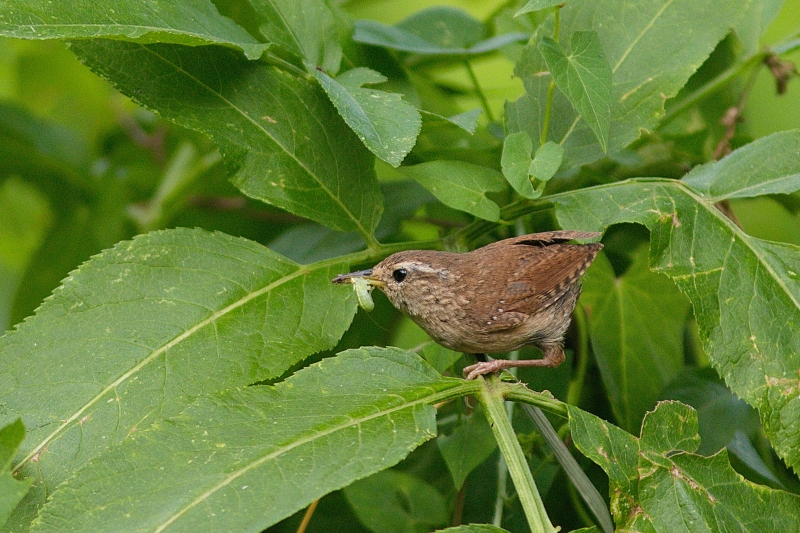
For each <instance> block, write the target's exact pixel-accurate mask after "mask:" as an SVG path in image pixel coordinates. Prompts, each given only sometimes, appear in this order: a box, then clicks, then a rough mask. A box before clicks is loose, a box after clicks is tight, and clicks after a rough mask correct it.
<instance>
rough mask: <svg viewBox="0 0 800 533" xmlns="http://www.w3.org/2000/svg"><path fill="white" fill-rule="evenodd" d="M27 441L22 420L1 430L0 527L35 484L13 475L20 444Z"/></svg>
mask: <svg viewBox="0 0 800 533" xmlns="http://www.w3.org/2000/svg"><path fill="white" fill-rule="evenodd" d="M23 440H25V426H24V425H23V424H22V420H19V419H17V420H15V421H14V422H12V423H10V424H8V425H6V426H5V427H3V428H2V429H0V527H3V525H4V524H5V523H6V520H8V517H9V516H11V513H12V512H13V511H14V508H15V507H16V506H17V505H18V504H19V502H20V501H21V500H22V498H24V497H25V494H27V493H28V490H29V489H30V487H31V484H32V483H33V478H28V479H25V480H23V481H20V480H18V479H14V477H13V476H12V475H11V471H10V470H11V461H12V460H13V459H14V455H15V454H16V453H17V450H18V449H19V446H20V444H22V441H23Z"/></svg>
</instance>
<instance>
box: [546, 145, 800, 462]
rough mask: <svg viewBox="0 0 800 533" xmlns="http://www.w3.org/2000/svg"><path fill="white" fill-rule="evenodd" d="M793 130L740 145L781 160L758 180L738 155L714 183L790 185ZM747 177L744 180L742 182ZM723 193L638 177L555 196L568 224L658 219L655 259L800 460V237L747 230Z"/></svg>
mask: <svg viewBox="0 0 800 533" xmlns="http://www.w3.org/2000/svg"><path fill="white" fill-rule="evenodd" d="M792 139H793V140H794V141H793V142H794V143H797V142H800V132H798V131H791V132H784V133H779V134H775V135H772V136H770V137H766V138H764V139H762V140H760V141H759V142H758V143H753V144H750V145H747V146H745V147H744V148H741V149H739V150H738V151H736V152H734V154H732V155H731V157H732V158H734V159H733V160H734V161H736V160H751V161H759V160H772V163H770V164H769V165H765V167H764V168H765V169H773V171H774V174H773V173H771V172H767V171H765V172H760V173H758V175H759V176H760V177H761V184H760V185H757V186H756V185H755V184H754V183H752V182H750V181H748V179H749V174H750V170H751V169H750V167H749V166H747V165H741V166H740V165H731V168H729V169H728V170H729V172H730V174H726V175H717V176H716V178H712V179H711V180H710V181H709V182H707V183H706V184H705V186H706V188H707V190H709V191H717V190H725V191H726V193H725V196H728V195H730V196H735V195H737V194H739V193H740V191H743V190H758V191H759V192H761V193H770V192H786V187H785V186H784V183H785V181H786V179H784V177H785V176H791V175H794V174H796V173H797V172H798V171H800V158H798V157H797V154H796V152H795V153H786V152H779V151H776V150H777V149H778V148H779V147H782V146H785V145H786V143H789V142H792ZM740 158H741V159H740ZM723 164H724V163H723ZM710 171H711V167H709V168H706V169H705V170H704V172H710ZM737 179H738V183H740V184H741V185H740V187H741V189H739V190H737V189H736V188H735V186H733V185H732V184H733V183H736V182H737V181H736V180H737ZM688 181H689V182H690V183H691V181H692V180H688ZM718 182H719V183H720V185H719V186H718V185H717V183H718ZM722 183H726V184H728V185H726V186H725V187H723V186H722V185H721V184H722ZM718 199H720V198H719V197H718V196H713V197H711V198H706V197H704V196H703V194H702V193H701V191H698V190H696V189H694V188H693V187H690V186H689V185H688V184H687V183H684V182H680V181H672V180H666V179H634V180H628V181H624V182H620V183H615V184H611V185H605V186H600V187H593V188H589V189H584V190H581V191H576V192H570V193H565V194H563V195H557V196H554V197H552V200H553V202H554V203H555V204H556V206H557V215H558V218H559V220H560V222H561V224H562V226H564V227H570V228H581V229H583V230H586V231H592V230H599V229H602V228H604V227H608V226H609V225H611V224H616V223H620V222H638V223H641V224H644V225H646V226H647V227H648V228H649V229H650V231H651V243H650V264H651V268H653V269H654V270H656V271H658V272H662V273H664V274H667V275H668V276H669V277H671V278H672V279H673V281H675V283H676V284H677V285H678V287H679V288H680V289H681V291H683V292H684V293H685V294H686V295H687V296H688V297H689V299H690V300H691V301H692V304H693V306H694V312H695V316H696V317H697V323H698V326H699V328H700V335H701V338H702V340H703V346H704V348H705V351H706V352H707V353H708V356H709V358H710V359H711V362H712V363H713V364H714V366H715V368H716V369H717V370H718V372H719V373H720V375H721V376H722V377H723V378H724V379H725V382H726V383H727V384H728V386H729V387H730V388H731V390H733V392H734V393H736V394H737V395H738V396H739V397H741V398H743V399H744V400H746V401H747V402H748V403H750V404H751V405H753V406H754V407H756V408H757V409H758V411H759V414H760V416H761V422H762V424H763V425H764V429H765V430H766V432H767V435H768V436H769V437H770V439H771V440H772V443H773V445H774V446H775V449H776V450H777V452H778V454H779V455H780V456H781V457H783V458H784V459H785V460H786V462H787V463H788V464H789V465H791V466H792V467H793V468H795V469H798V468H800V432H798V431H797V427H798V424H800V387H798V386H797V384H798V374H797V369H798V368H800V276H799V275H798V272H800V247H797V246H793V245H789V244H783V243H776V242H769V241H764V240H761V239H756V238H754V237H751V236H749V235H747V234H745V233H744V232H743V231H742V230H741V229H740V228H739V227H738V226H736V224H734V223H733V222H731V221H730V220H729V219H728V218H727V217H725V215H723V214H722V212H720V211H719V210H718V209H717V208H716V207H715V205H714V202H715V201H717V200H718Z"/></svg>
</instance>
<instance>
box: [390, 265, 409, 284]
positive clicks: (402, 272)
mask: <svg viewBox="0 0 800 533" xmlns="http://www.w3.org/2000/svg"><path fill="white" fill-rule="evenodd" d="M407 275H408V271H407V270H406V269H405V268H398V269H397V270H395V271H394V272H392V277H393V278H394V280H395V281H396V282H397V283H400V282H401V281H403V280H404V279H406V276H407Z"/></svg>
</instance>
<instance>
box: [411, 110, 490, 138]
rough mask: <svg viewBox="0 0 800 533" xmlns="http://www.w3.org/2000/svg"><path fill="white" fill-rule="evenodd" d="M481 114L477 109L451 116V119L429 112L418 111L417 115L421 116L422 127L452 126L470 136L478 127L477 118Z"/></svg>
mask: <svg viewBox="0 0 800 533" xmlns="http://www.w3.org/2000/svg"><path fill="white" fill-rule="evenodd" d="M482 112H483V111H482V110H481V109H480V108H479V109H472V110H470V111H464V112H463V113H459V114H458V115H453V116H452V117H444V116H442V115H437V114H436V113H431V112H430V111H425V110H419V114H420V115H421V116H422V124H423V126H427V125H431V126H442V125H450V124H452V125H454V126H458V127H459V128H461V129H462V130H464V131H466V132H467V133H470V134H472V133H475V129H476V128H477V127H478V118H479V117H480V116H481V113H482Z"/></svg>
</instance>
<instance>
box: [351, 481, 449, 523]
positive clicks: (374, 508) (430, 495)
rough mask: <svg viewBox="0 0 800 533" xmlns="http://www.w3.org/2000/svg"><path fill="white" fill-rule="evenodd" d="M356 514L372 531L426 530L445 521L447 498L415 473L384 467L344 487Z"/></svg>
mask: <svg viewBox="0 0 800 533" xmlns="http://www.w3.org/2000/svg"><path fill="white" fill-rule="evenodd" d="M344 495H345V497H346V498H347V502H348V503H349V504H350V506H351V507H352V508H353V511H354V512H355V514H356V516H358V519H359V520H360V521H361V523H362V524H364V525H365V526H366V527H367V528H369V530H370V531H372V532H373V533H397V532H406V531H407V532H413V531H429V530H430V528H431V527H435V526H443V525H444V524H446V523H447V518H448V517H447V514H448V513H447V511H448V505H447V500H445V499H444V497H442V495H441V494H440V493H439V491H437V490H436V489H435V488H434V487H432V486H431V485H429V484H428V483H426V482H424V481H423V480H421V479H419V478H418V477H415V476H412V475H411V474H406V473H405V472H396V471H394V470H386V471H384V472H379V473H377V474H375V475H374V476H370V477H368V478H367V479H363V480H361V481H359V482H357V483H353V484H352V485H350V486H349V487H347V488H345V489H344Z"/></svg>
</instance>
